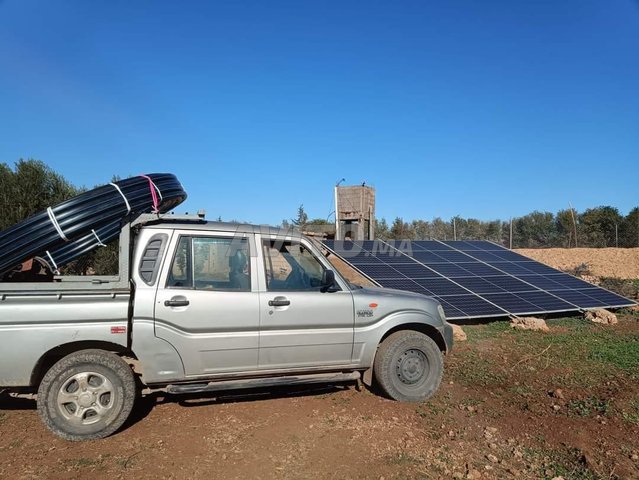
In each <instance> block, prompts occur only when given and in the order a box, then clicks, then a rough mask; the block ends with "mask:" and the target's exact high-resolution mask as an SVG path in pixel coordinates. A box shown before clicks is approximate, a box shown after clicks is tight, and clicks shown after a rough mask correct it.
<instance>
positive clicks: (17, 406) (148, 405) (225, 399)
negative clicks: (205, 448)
mask: <svg viewBox="0 0 639 480" xmlns="http://www.w3.org/2000/svg"><path fill="white" fill-rule="evenodd" d="M352 388H354V386H353V385H352V384H350V383H346V384H326V385H306V386H305V385H295V386H289V387H286V386H281V387H270V388H266V387H265V388H254V389H250V390H248V389H246V390H233V391H226V392H223V391H222V392H211V393H189V394H181V395H171V394H167V393H164V392H156V393H151V394H147V395H144V396H141V397H139V398H138V399H137V401H136V402H135V405H134V407H133V411H132V412H131V415H130V416H129V418H128V419H127V421H126V422H125V423H124V425H122V427H121V428H120V429H119V430H118V433H119V432H123V431H125V430H127V429H129V428H130V427H132V426H133V425H135V424H136V423H138V422H140V421H142V420H144V419H145V418H146V417H147V416H148V415H149V414H150V413H151V411H152V410H153V408H154V407H155V406H156V405H164V404H170V403H174V404H177V405H179V406H181V407H184V408H196V407H206V406H211V405H223V404H231V403H244V402H257V401H266V400H275V399H278V398H289V397H318V396H320V395H326V394H331V393H337V392H342V391H347V390H351V389H352ZM2 410H24V411H28V410H31V411H33V410H37V404H36V396H35V395H33V394H15V393H9V392H7V391H5V392H0V411H2Z"/></svg>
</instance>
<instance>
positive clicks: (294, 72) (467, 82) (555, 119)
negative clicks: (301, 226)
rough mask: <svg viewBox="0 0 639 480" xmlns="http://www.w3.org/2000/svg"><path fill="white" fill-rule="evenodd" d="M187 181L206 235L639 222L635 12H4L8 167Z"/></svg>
mask: <svg viewBox="0 0 639 480" xmlns="http://www.w3.org/2000/svg"><path fill="white" fill-rule="evenodd" d="M19 158H35V159H39V160H42V161H44V162H45V163H47V164H48V165H49V166H50V167H52V168H53V169H54V170H56V171H58V172H60V173H61V174H63V175H64V176H65V177H66V178H67V179H69V180H70V181H71V182H72V183H74V184H76V185H78V186H80V185H83V186H88V187H91V186H94V185H97V184H102V183H106V182H108V181H110V179H111V177H112V176H113V175H118V176H120V177H126V176H129V175H137V174H141V173H148V172H172V173H175V174H176V175H177V176H178V178H180V180H181V181H182V183H183V185H184V187H185V189H186V190H187V192H188V194H189V199H188V200H187V202H186V203H185V204H183V206H180V207H178V209H177V210H178V211H180V212H183V211H185V210H186V211H190V212H193V211H195V210H198V209H200V208H204V209H205V210H206V211H207V215H208V217H209V218H217V217H218V216H221V217H222V218H223V219H224V220H241V221H248V222H253V223H260V224H265V223H270V224H279V223H280V222H281V221H282V219H285V218H287V219H288V218H291V217H295V216H296V212H297V207H298V206H299V205H300V204H303V205H304V208H305V210H306V212H307V213H308V215H309V217H311V218H330V219H331V220H332V218H333V217H332V211H333V210H334V206H333V203H332V202H333V187H334V185H335V184H336V183H337V182H338V181H339V180H341V179H342V178H344V179H345V182H344V184H346V185H351V184H361V183H362V182H366V183H367V184H368V185H372V186H374V187H375V188H376V192H377V216H378V218H381V217H385V218H386V219H388V220H389V221H392V219H393V218H395V217H397V216H400V217H402V218H404V220H407V221H409V220H413V219H432V218H434V217H438V216H439V217H442V218H445V219H447V218H450V217H452V216H455V215H460V216H462V217H474V218H479V219H483V220H490V219H507V218H509V217H512V216H515V217H516V216H520V215H524V214H526V213H529V212H531V211H533V210H548V211H553V212H555V211H557V210H560V209H564V208H567V207H568V204H569V203H571V204H572V205H573V206H574V207H575V208H576V209H577V210H583V209H585V208H589V207H594V206H598V205H612V206H615V207H617V208H619V209H620V210H621V212H622V213H627V212H628V211H629V210H630V209H631V208H633V207H635V206H637V205H639V2H637V1H636V0H599V1H596V0H565V1H561V2H558V1H556V0H535V1H533V0H530V1H515V2H514V1H512V0H502V1H496V0H486V1H481V2H477V1H471V0H439V1H434V0H433V1H426V0H415V1H394V2H389V1H377V0H367V1H348V0H340V1H319V0H318V1H299V0H294V1H279V0H271V1H210V2H196V1H189V2H178V1H174V2H163V1H150V0H148V1H143V0H140V1H134V2H131V1H123V0H112V1H108V2H86V1H82V0H76V1H70V0H67V1H64V0H62V1H56V2H51V1H44V0H0V163H7V164H10V165H12V164H13V163H14V162H15V161H17V160H18V159H19Z"/></svg>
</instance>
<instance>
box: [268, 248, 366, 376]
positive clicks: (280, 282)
mask: <svg viewBox="0 0 639 480" xmlns="http://www.w3.org/2000/svg"><path fill="white" fill-rule="evenodd" d="M262 260H263V262H262V263H263V265H261V266H260V267H262V268H264V272H265V277H266V289H265V290H264V291H261V292H260V310H261V316H260V318H261V323H260V354H259V368H260V369H278V368H296V367H311V368H312V367H324V366H331V365H347V364H350V363H351V355H352V350H353V328H354V310H353V296H352V294H351V292H350V290H347V289H342V290H339V291H334V292H322V291H321V288H320V285H321V280H322V274H323V272H324V270H325V269H326V268H327V267H326V266H325V265H324V264H323V263H322V262H320V260H319V259H318V258H317V257H316V256H315V255H314V254H313V252H312V250H311V249H310V248H308V247H307V246H306V245H304V243H302V242H300V241H296V240H280V239H270V238H268V239H263V240H262Z"/></svg>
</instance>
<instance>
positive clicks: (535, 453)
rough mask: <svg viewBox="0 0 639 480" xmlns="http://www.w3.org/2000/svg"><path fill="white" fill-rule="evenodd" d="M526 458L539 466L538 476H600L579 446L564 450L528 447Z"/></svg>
mask: <svg viewBox="0 0 639 480" xmlns="http://www.w3.org/2000/svg"><path fill="white" fill-rule="evenodd" d="M525 456H526V460H527V461H528V462H530V463H532V464H534V465H536V466H537V473H538V476H539V477H538V478H543V479H548V480H550V479H552V478H555V477H564V478H566V479H568V478H570V479H574V480H595V479H598V478H599V476H598V475H597V474H596V473H595V472H593V471H592V470H590V469H589V468H588V466H587V464H586V459H585V457H584V455H583V453H582V452H581V451H580V450H579V449H577V448H567V449H562V450H547V449H527V450H526V453H525Z"/></svg>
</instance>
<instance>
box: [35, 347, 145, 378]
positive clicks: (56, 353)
mask: <svg viewBox="0 0 639 480" xmlns="http://www.w3.org/2000/svg"><path fill="white" fill-rule="evenodd" d="M87 349H96V350H104V351H106V352H113V353H116V354H118V355H120V356H122V357H128V358H131V359H133V360H137V357H136V356H135V354H134V353H133V352H132V351H131V350H130V349H128V348H126V347H124V346H122V345H119V344H117V343H111V342H106V341H101V340H81V341H78V342H69V343H64V344H62V345H58V346H56V347H53V348H51V349H50V350H48V351H47V352H45V353H44V354H43V355H42V356H41V357H40V358H39V359H38V361H37V362H36V364H35V366H34V367H33V370H32V372H31V379H30V382H29V385H30V386H31V387H33V388H37V387H38V385H39V384H40V382H41V381H42V378H43V377H44V376H45V374H46V373H47V371H48V370H49V369H50V368H51V367H52V366H53V365H55V363H56V362H58V361H59V360H61V359H62V358H64V357H66V356H67V355H70V354H72V353H75V352H79V351H80V350H87Z"/></svg>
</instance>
